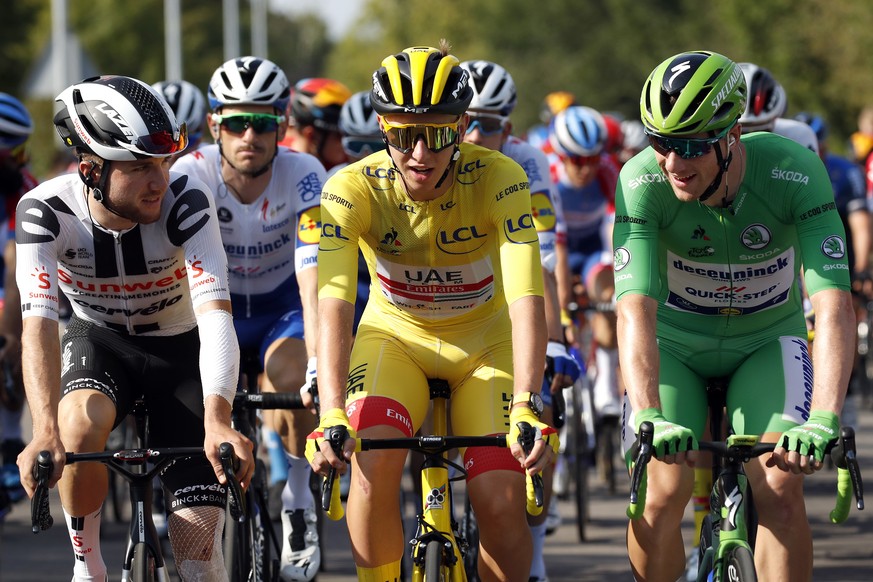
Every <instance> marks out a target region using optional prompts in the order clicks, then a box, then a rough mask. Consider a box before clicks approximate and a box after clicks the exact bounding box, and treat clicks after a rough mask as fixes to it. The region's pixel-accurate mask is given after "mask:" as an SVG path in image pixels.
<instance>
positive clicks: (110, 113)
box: [97, 103, 136, 143]
mask: <svg viewBox="0 0 873 582" xmlns="http://www.w3.org/2000/svg"><path fill="white" fill-rule="evenodd" d="M97 111H99V112H100V113H102V114H103V115H105V116H106V117H107V119H109V121H111V122H112V123H114V124H115V126H116V127H117V128H118V130H119V131H121V133H123V134H124V135H126V136H127V137H128V138H130V143H133V142H135V141H136V140H135V139H134V133H133V130H132V129H131V128H130V126H129V125H128V124H127V122H126V121H124V118H123V117H121V114H120V113H118V112H117V111H116V110H114V109H112V108H111V107H110V106H109V105H108V104H106V103H101V104H99V105H97Z"/></svg>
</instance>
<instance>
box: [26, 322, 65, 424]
mask: <svg viewBox="0 0 873 582" xmlns="http://www.w3.org/2000/svg"><path fill="white" fill-rule="evenodd" d="M21 344H22V356H21V361H22V373H23V375H24V388H25V391H26V393H27V405H28V407H29V408H30V414H31V417H32V418H33V433H34V436H36V435H38V434H42V435H57V434H58V402H59V401H60V397H61V395H60V380H61V343H60V338H59V337H58V322H57V321H54V320H52V319H48V318H46V317H28V318H27V319H26V320H24V326H23V331H22V334H21Z"/></svg>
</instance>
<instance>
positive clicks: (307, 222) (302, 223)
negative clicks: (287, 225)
mask: <svg viewBox="0 0 873 582" xmlns="http://www.w3.org/2000/svg"><path fill="white" fill-rule="evenodd" d="M299 216H300V218H299V219H298V221H297V240H298V241H300V242H301V243H303V244H305V245H314V244H318V240H319V239H320V238H321V206H313V207H312V208H307V209H306V210H304V211H303V212H301V213H300V214H299Z"/></svg>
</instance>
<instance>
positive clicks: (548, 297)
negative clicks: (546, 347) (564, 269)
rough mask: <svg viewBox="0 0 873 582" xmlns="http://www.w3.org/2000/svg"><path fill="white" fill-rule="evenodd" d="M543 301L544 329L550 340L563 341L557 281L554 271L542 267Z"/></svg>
mask: <svg viewBox="0 0 873 582" xmlns="http://www.w3.org/2000/svg"><path fill="white" fill-rule="evenodd" d="M543 301H544V303H545V309H546V329H547V330H548V335H549V339H550V340H559V341H561V342H563V341H564V329H563V328H562V327H561V305H560V301H559V300H558V283H557V279H556V277H555V274H554V273H550V272H549V271H547V270H546V269H543Z"/></svg>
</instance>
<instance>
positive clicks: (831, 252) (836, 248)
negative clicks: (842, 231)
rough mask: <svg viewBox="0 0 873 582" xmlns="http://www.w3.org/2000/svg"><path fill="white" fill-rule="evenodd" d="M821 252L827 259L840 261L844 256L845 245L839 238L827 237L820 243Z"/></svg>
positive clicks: (834, 236)
mask: <svg viewBox="0 0 873 582" xmlns="http://www.w3.org/2000/svg"><path fill="white" fill-rule="evenodd" d="M821 252H823V253H824V254H825V256H826V257H828V258H831V259H836V260H839V259H842V258H843V257H845V256H846V243H845V242H843V239H842V238H840V237H839V236H836V235H832V236H829V237H827V238H826V239H824V241H823V242H822V243H821Z"/></svg>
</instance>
